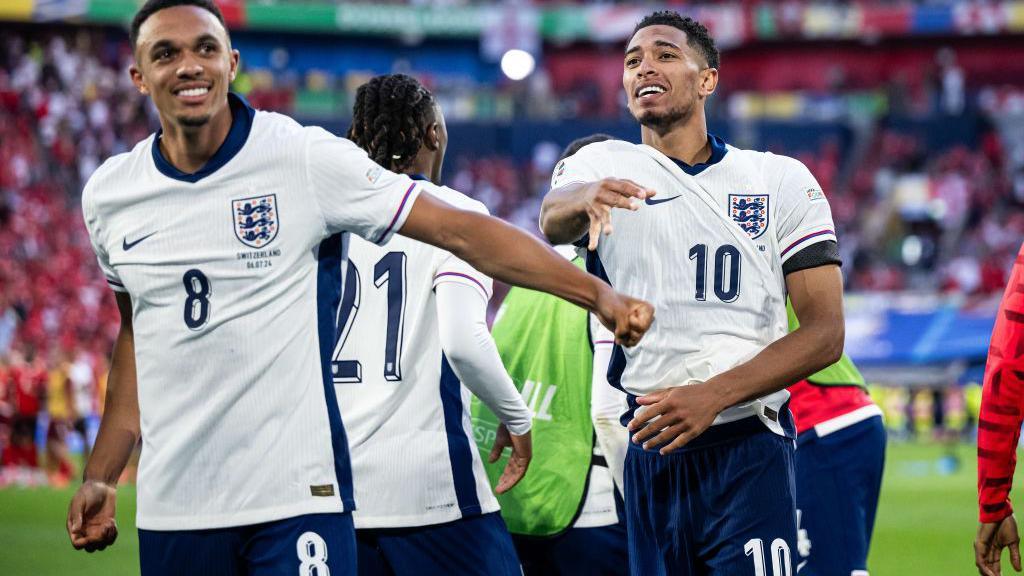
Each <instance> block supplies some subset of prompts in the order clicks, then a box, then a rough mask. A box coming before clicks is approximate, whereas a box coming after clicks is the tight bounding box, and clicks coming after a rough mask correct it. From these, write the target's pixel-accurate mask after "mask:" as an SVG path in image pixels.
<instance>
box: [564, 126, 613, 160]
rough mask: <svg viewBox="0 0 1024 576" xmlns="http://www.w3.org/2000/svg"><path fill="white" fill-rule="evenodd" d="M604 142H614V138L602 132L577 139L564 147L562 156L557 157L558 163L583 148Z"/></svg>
mask: <svg viewBox="0 0 1024 576" xmlns="http://www.w3.org/2000/svg"><path fill="white" fill-rule="evenodd" d="M606 140H615V136H612V135H610V134H605V133H603V132H598V133H597V134H591V135H590V136H584V137H583V138H577V139H575V140H573V141H572V142H569V145H568V146H566V147H565V150H562V155H561V156H559V157H558V161H559V162H561V161H562V160H565V159H566V158H568V157H569V156H572V155H574V154H576V153H577V152H579V151H580V149H581V148H583V147H584V146H588V145H590V144H596V143H597V142H604V141H606Z"/></svg>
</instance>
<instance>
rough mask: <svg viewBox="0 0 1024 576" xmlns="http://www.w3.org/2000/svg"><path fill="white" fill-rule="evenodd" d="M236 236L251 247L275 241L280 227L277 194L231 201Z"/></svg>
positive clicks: (259, 246) (262, 245) (260, 246)
mask: <svg viewBox="0 0 1024 576" xmlns="http://www.w3.org/2000/svg"><path fill="white" fill-rule="evenodd" d="M231 217H232V220H233V221H234V223H235V236H236V237H237V238H238V239H239V240H241V241H242V244H245V245H246V246H249V247H250V248H263V247H264V246H266V245H267V244H270V243H271V242H273V241H274V238H276V237H277V230H278V228H279V227H280V225H279V222H278V218H277V195H276V194H267V195H266V196H255V197H253V198H242V199H241V200H232V201H231Z"/></svg>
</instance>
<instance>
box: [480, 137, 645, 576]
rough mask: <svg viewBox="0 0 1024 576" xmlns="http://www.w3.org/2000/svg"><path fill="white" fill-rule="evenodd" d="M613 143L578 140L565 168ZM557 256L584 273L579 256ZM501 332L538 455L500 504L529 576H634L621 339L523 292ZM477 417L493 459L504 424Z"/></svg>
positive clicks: (502, 312) (510, 302)
mask: <svg viewBox="0 0 1024 576" xmlns="http://www.w3.org/2000/svg"><path fill="white" fill-rule="evenodd" d="M610 139H612V137H611V136H609V135H607V134H595V135H592V136H588V137H585V138H580V139H578V140H575V141H573V142H572V143H571V144H569V146H568V147H566V149H565V151H564V152H563V153H562V156H561V158H559V160H561V159H563V158H566V157H568V156H572V155H573V154H575V153H576V152H577V151H578V150H579V149H580V148H582V147H584V146H586V145H587V144H592V143H594V142H603V141H605V140H610ZM557 249H558V250H559V252H562V253H564V254H565V256H566V257H567V258H569V259H570V260H572V261H573V262H574V263H575V264H576V265H578V266H580V267H582V266H583V259H582V258H579V257H578V256H577V255H576V254H575V252H574V251H573V249H572V248H571V247H568V246H565V247H558V248H557ZM588 322H589V325H588ZM493 332H494V340H495V342H496V343H497V345H498V352H499V353H500V354H501V358H502V360H503V361H504V363H505V366H506V367H507V368H508V370H509V374H510V375H511V376H512V380H513V382H515V384H516V387H517V388H519V390H520V392H521V393H522V394H523V396H524V398H526V399H527V401H528V403H529V405H530V408H531V410H532V411H533V413H534V420H533V422H534V429H533V438H534V441H535V443H536V445H537V450H536V455H535V457H534V460H533V463H532V465H531V467H530V471H529V472H528V473H527V474H526V476H525V477H524V478H523V481H522V482H520V484H519V485H518V486H517V487H516V489H515V490H512V491H510V492H508V493H506V494H502V495H500V496H499V497H498V501H499V502H500V503H501V514H502V517H503V518H505V522H506V523H507V524H508V526H509V530H510V531H511V532H512V539H513V541H514V542H515V545H516V550H517V551H518V552H519V559H520V561H521V562H522V563H523V571H524V572H525V573H526V575H527V576H542V575H550V576H570V575H576V574H578V575H581V576H582V575H587V576H590V575H601V576H617V575H625V574H628V573H629V558H628V556H627V554H626V525H625V518H624V515H623V514H622V511H621V501H622V468H623V465H624V459H625V454H626V445H627V443H628V441H629V438H628V435H627V434H626V430H625V428H623V426H622V425H621V424H620V423H619V421H618V420H619V416H620V415H621V414H622V413H623V412H624V411H625V409H626V401H625V400H626V399H625V395H623V394H622V392H621V391H619V390H617V389H615V388H613V387H612V386H611V385H609V384H608V380H607V379H606V374H607V372H608V362H609V359H610V358H611V351H612V345H613V344H614V339H613V338H612V336H611V334H609V333H608V332H607V330H605V329H604V328H603V327H601V325H600V324H599V323H598V322H596V320H594V319H593V318H592V317H591V316H590V315H589V314H587V312H586V311H585V310H581V309H580V308H579V307H578V306H573V305H572V304H569V303H566V302H564V301H561V300H558V299H557V298H551V297H549V296H548V295H547V294H541V293H539V292H534V291H532V290H525V289H520V288H513V289H512V290H510V291H509V293H508V295H507V296H506V297H505V300H504V302H503V303H502V306H501V308H500V309H499V311H498V315H497V317H496V319H495V323H494V331H493ZM473 415H474V426H475V428H476V430H477V445H478V446H479V448H480V450H481V452H483V453H488V452H491V451H492V450H493V449H494V448H493V446H492V444H494V442H493V438H494V430H495V427H496V426H497V424H498V423H497V422H496V418H495V417H494V415H493V414H492V413H490V412H489V411H488V410H487V409H486V408H485V407H483V406H480V405H479V403H475V404H474V414H473ZM499 434H500V432H499ZM498 447H500V445H499V446H498ZM503 462H504V458H502V459H499V460H498V461H497V462H495V463H493V464H490V465H488V466H487V471H488V474H489V475H490V476H491V480H492V482H498V481H499V475H500V474H501V468H502V464H503Z"/></svg>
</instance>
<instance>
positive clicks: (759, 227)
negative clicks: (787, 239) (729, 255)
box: [729, 194, 768, 240]
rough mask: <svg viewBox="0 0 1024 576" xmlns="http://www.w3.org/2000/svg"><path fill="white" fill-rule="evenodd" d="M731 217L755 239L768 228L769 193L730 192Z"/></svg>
mask: <svg viewBox="0 0 1024 576" xmlns="http://www.w3.org/2000/svg"><path fill="white" fill-rule="evenodd" d="M729 217H731V218H732V221H733V222H735V223H737V224H739V226H740V228H742V229H743V231H744V232H746V233H747V235H748V236H750V239H751V240H753V239H755V238H757V237H759V236H761V235H762V234H764V231H765V230H767V229H768V195H767V194H729Z"/></svg>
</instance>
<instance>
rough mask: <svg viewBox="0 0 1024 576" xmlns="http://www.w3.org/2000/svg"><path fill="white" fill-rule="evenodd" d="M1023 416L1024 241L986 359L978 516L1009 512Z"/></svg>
mask: <svg viewBox="0 0 1024 576" xmlns="http://www.w3.org/2000/svg"><path fill="white" fill-rule="evenodd" d="M1022 420H1024V246H1021V249H1020V252H1018V254H1017V260H1016V262H1015V263H1014V265H1013V270H1012V271H1011V272H1010V281H1009V282H1008V283H1007V284H1006V291H1005V292H1004V293H1003V301H1002V303H1001V304H1000V305H999V312H998V313H997V314H996V325H995V327H994V328H993V329H992V342H991V346H990V347H989V351H988V362H987V363H986V364H985V382H984V389H983V392H982V398H981V414H980V415H979V417H978V516H979V518H980V520H981V521H982V522H999V521H1000V520H1002V519H1003V518H1006V517H1007V516H1009V515H1010V514H1013V507H1012V506H1011V505H1010V487H1011V486H1012V485H1013V471H1014V469H1015V468H1016V467H1017V445H1018V442H1019V440H1020V426H1021V421H1022Z"/></svg>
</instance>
